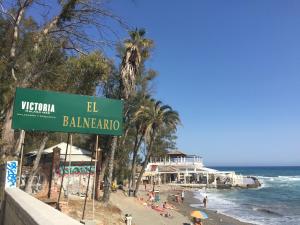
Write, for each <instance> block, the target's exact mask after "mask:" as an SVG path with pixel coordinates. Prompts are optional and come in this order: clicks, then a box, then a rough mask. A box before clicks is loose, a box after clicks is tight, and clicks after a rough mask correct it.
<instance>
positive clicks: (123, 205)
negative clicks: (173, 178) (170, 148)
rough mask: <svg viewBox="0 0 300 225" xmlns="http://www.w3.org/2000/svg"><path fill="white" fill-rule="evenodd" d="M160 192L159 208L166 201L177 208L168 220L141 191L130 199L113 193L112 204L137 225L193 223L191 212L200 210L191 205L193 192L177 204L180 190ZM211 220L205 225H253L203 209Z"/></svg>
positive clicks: (161, 190)
mask: <svg viewBox="0 0 300 225" xmlns="http://www.w3.org/2000/svg"><path fill="white" fill-rule="evenodd" d="M158 189H159V190H160V199H161V200H160V202H159V203H158V205H159V206H162V204H163V202H164V201H167V202H168V203H169V204H172V205H173V206H175V207H176V210H171V209H168V210H167V211H168V213H170V215H171V217H168V218H166V217H165V216H164V215H161V213H160V212H157V211H155V210H153V209H152V208H151V206H149V205H147V204H146V199H147V198H148V197H147V193H148V192H146V191H144V190H141V191H140V194H139V198H134V197H128V196H126V194H124V192H122V191H118V192H117V193H112V195H111V203H112V204H113V205H114V206H116V207H118V208H119V209H120V210H121V211H122V215H123V216H124V215H125V214H131V215H132V217H133V224H135V225H145V224H147V225H148V224H149V225H174V224H178V225H187V224H190V223H191V218H190V212H191V211H192V210H199V209H195V208H192V207H191V206H190V204H193V203H197V202H195V201H196V199H194V198H193V194H192V192H191V191H186V192H185V200H184V203H177V202H176V201H175V198H174V195H175V194H177V193H178V192H179V191H178V190H171V189H170V188H169V187H166V186H161V187H158ZM201 210H203V211H205V212H206V213H207V214H208V216H209V218H208V219H206V220H204V221H203V224H204V225H229V224H230V225H253V224H250V223H244V222H241V221H239V220H237V219H234V218H232V217H229V216H226V215H223V214H220V213H217V212H215V211H212V210H207V209H204V208H202V209H201Z"/></svg>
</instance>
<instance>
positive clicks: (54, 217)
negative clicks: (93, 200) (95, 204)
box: [1, 188, 81, 225]
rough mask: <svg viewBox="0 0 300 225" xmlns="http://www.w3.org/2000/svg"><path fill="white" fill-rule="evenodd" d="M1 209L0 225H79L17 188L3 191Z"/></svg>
mask: <svg viewBox="0 0 300 225" xmlns="http://www.w3.org/2000/svg"><path fill="white" fill-rule="evenodd" d="M1 208H2V209H1V225H46V224H47V225H54V224H57V225H58V224H63V225H80V224H81V223H79V222H78V221H76V220H74V219H72V218H71V217H69V216H67V215H65V214H63V213H61V212H60V211H58V210H56V209H54V208H52V207H50V206H49V205H47V204H45V203H43V202H41V201H39V200H37V199H36V198H34V197H32V196H30V195H28V194H27V193H25V192H23V191H21V190H20V189H18V188H9V189H6V190H5V199H4V201H3V202H2V207H1Z"/></svg>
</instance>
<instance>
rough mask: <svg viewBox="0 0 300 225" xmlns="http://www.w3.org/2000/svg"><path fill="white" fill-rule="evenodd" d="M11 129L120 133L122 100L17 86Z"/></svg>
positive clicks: (121, 127) (116, 134)
mask: <svg viewBox="0 0 300 225" xmlns="http://www.w3.org/2000/svg"><path fill="white" fill-rule="evenodd" d="M12 127H13V129H22V130H31V131H35V130H37V131H59V132H71V133H91V134H108V135H115V136H119V135H122V133H123V102H122V101H120V100H114V99H107V98H99V97H94V96H84V95H74V94H65V93H59V92H50V91H41V90H34V89H28V88H17V90H16V96H15V103H14V113H13V121H12Z"/></svg>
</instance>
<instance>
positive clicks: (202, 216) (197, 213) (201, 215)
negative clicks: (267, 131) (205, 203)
mask: <svg viewBox="0 0 300 225" xmlns="http://www.w3.org/2000/svg"><path fill="white" fill-rule="evenodd" d="M191 217H194V218H198V219H207V218H208V215H207V214H206V213H205V212H202V211H192V212H191Z"/></svg>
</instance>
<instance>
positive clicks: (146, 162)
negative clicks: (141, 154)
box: [134, 134, 154, 197]
mask: <svg viewBox="0 0 300 225" xmlns="http://www.w3.org/2000/svg"><path fill="white" fill-rule="evenodd" d="M153 142H154V134H153V136H152V137H151V140H150V143H149V146H148V151H147V155H146V158H145V160H144V163H143V167H142V170H141V172H140V174H139V177H138V180H137V182H136V185H135V190H134V196H135V197H136V196H137V193H138V191H139V187H140V183H141V181H142V177H143V174H144V172H145V169H146V166H147V164H148V161H149V158H150V155H151V153H152V144H153Z"/></svg>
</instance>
